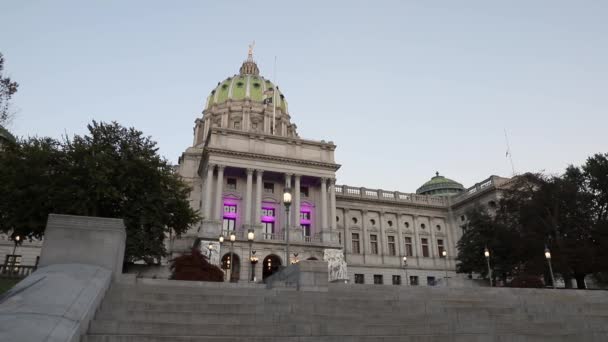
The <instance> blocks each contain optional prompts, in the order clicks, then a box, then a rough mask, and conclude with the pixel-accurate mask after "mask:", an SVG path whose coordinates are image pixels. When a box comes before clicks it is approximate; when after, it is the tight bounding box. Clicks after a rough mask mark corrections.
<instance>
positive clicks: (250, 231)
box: [247, 229, 255, 281]
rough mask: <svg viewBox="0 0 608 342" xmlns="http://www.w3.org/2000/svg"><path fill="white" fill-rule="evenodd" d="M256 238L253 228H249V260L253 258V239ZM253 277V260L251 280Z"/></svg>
mask: <svg viewBox="0 0 608 342" xmlns="http://www.w3.org/2000/svg"><path fill="white" fill-rule="evenodd" d="M254 238H255V234H254V232H253V229H249V230H248V231H247V241H249V260H252V259H251V258H252V254H251V253H252V247H253V239H254ZM252 279H253V262H252V263H251V277H250V279H249V280H250V281H251V280H252Z"/></svg>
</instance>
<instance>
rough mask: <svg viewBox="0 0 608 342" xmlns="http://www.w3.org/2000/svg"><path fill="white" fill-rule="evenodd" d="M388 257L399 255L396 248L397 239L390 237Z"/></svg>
mask: <svg viewBox="0 0 608 342" xmlns="http://www.w3.org/2000/svg"><path fill="white" fill-rule="evenodd" d="M388 255H393V256H394V255H397V249H396V248H395V237H394V236H391V235H389V236H388Z"/></svg>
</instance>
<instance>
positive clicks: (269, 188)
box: [264, 182, 274, 194]
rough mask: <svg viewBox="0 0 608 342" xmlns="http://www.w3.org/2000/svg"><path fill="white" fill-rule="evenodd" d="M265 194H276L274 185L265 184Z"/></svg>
mask: <svg viewBox="0 0 608 342" xmlns="http://www.w3.org/2000/svg"><path fill="white" fill-rule="evenodd" d="M264 193H266V194H274V183H267V182H264Z"/></svg>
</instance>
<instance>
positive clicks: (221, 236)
mask: <svg viewBox="0 0 608 342" xmlns="http://www.w3.org/2000/svg"><path fill="white" fill-rule="evenodd" d="M218 241H219V243H220V249H219V250H218V251H217V254H218V255H219V256H220V268H221V267H222V244H223V243H224V234H220V237H219V238H218Z"/></svg>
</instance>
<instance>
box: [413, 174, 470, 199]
mask: <svg viewBox="0 0 608 342" xmlns="http://www.w3.org/2000/svg"><path fill="white" fill-rule="evenodd" d="M463 191H464V187H463V186H462V184H460V183H458V182H456V181H453V180H451V179H449V178H445V177H444V176H441V175H439V172H435V177H433V178H431V180H429V181H428V182H426V183H424V184H423V185H422V186H421V187H419V188H418V190H416V193H417V194H419V195H431V196H452V195H457V194H459V193H461V192H463Z"/></svg>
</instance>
